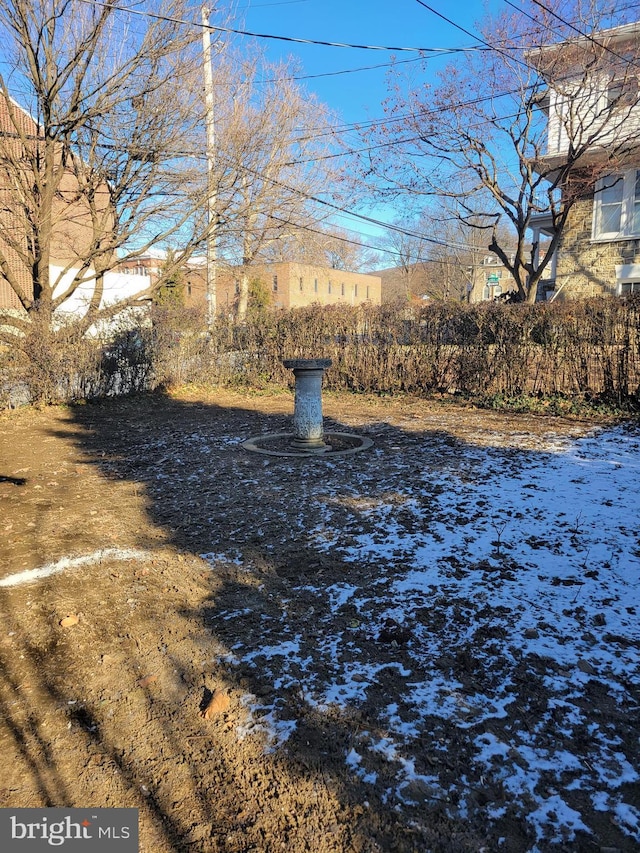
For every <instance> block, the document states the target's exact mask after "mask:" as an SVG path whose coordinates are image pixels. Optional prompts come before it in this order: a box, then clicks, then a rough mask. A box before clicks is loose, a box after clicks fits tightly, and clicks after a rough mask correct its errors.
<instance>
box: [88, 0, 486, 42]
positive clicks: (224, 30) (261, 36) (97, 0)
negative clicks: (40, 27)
mask: <svg viewBox="0 0 640 853" xmlns="http://www.w3.org/2000/svg"><path fill="white" fill-rule="evenodd" d="M81 2H83V3H88V4H89V5H93V6H103V7H104V8H106V9H115V10H116V11H119V12H128V13H129V14H131V15H139V16H140V17H146V18H154V19H156V20H158V21H166V22H167V23H171V24H181V25H183V26H191V27H198V28H200V27H201V26H202V25H201V24H200V23H199V22H198V23H196V22H195V21H188V20H185V19H182V18H174V17H171V16H169V15H159V14H157V13H156V12H148V11H141V10H139V9H132V8H131V7H129V6H118V7H114V6H113V4H112V3H103V2H101V0H81ZM208 28H209V30H211V31H213V32H219V33H232V34H233V35H239V36H248V37H250V38H258V39H271V40H275V41H285V42H292V43H294V44H312V45H319V46H321V47H340V48H349V49H352V50H385V51H389V52H391V53H400V52H409V53H431V54H437V55H446V54H453V53H465V52H475V51H478V50H482V49H483V48H479V47H406V46H397V45H396V46H389V45H377V44H350V43H348V42H339V41H321V40H319V39H303V38H297V37H294V36H281V35H273V34H271V33H254V32H250V31H249V30H239V29H234V28H233V27H219V26H216V25H215V24H209V27H208Z"/></svg>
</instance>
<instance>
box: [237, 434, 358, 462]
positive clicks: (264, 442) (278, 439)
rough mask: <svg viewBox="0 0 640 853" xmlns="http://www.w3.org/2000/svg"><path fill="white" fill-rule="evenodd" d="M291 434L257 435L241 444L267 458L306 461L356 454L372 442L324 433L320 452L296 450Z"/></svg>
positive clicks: (355, 436) (350, 435) (346, 435)
mask: <svg viewBox="0 0 640 853" xmlns="http://www.w3.org/2000/svg"><path fill="white" fill-rule="evenodd" d="M295 438H296V436H295V434H294V433H292V432H272V433H270V434H267V435H257V436H255V438H248V439H247V440H246V441H243V442H242V445H241V446H242V447H244V449H245V450H251V451H252V452H253V453H265V454H266V455H267V456H304V457H306V458H307V459H310V458H314V457H322V458H323V459H326V458H328V457H332V456H346V455H347V454H348V453H358V451H360V450H366V449H367V448H369V447H371V445H372V444H373V441H372V440H371V439H370V438H364V437H363V436H360V435H353V434H352V433H349V432H325V433H324V435H323V436H322V440H323V442H324V447H323V448H322V449H320V450H305V449H298V448H297V447H293V446H292V442H293V441H295Z"/></svg>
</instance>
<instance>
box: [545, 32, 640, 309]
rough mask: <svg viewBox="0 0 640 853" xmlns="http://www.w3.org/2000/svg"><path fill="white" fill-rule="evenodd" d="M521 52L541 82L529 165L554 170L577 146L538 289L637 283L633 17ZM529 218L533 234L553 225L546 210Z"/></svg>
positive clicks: (561, 291) (637, 40)
mask: <svg viewBox="0 0 640 853" xmlns="http://www.w3.org/2000/svg"><path fill="white" fill-rule="evenodd" d="M528 56H529V59H530V61H532V62H533V63H535V65H536V67H537V68H538V70H539V71H540V73H541V74H542V75H543V77H544V78H545V80H546V83H547V84H548V91H547V95H546V97H545V98H544V100H543V102H542V103H541V106H542V108H543V109H544V111H545V113H546V116H547V145H546V152H545V154H544V156H542V157H541V158H539V160H538V163H537V164H536V167H537V169H538V171H540V172H541V173H542V174H553V170H554V168H555V169H557V168H559V167H561V166H562V164H565V163H567V162H568V158H571V157H572V156H575V151H576V150H577V149H580V151H581V154H580V157H579V158H578V159H576V162H575V168H574V169H573V172H572V176H571V180H570V181H566V182H565V183H564V184H563V185H562V187H561V191H562V193H563V194H564V193H569V192H571V193H573V197H572V204H571V208H570V211H569V213H568V217H567V220H566V224H565V227H564V229H563V231H562V235H561V238H560V241H559V244H558V248H557V251H556V253H555V257H554V258H553V262H552V264H551V265H550V268H549V269H548V274H547V280H546V281H543V282H542V283H541V286H540V288H539V298H556V297H561V298H575V297H585V296H593V295H597V294H611V295H616V294H617V295H623V294H627V293H632V292H640V87H639V82H638V81H639V78H640V23H634V24H626V25H624V26H619V27H615V28H612V29H608V30H602V31H600V32H598V33H595V34H594V35H593V36H583V37H577V38H576V39H571V40H570V41H565V42H561V43H558V44H554V45H549V46H547V47H543V48H540V49H538V50H536V51H532V52H531V53H530V54H529V55H528ZM531 226H532V230H533V242H534V243H536V242H538V240H539V239H540V238H544V236H545V235H546V236H549V235H550V234H552V233H553V227H554V226H553V219H552V216H551V215H546V214H542V215H538V216H535V217H533V219H532V222H531Z"/></svg>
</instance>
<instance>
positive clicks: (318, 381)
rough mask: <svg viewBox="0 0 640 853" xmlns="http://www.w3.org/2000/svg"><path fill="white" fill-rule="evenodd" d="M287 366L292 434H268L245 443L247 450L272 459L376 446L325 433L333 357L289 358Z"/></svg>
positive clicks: (367, 440) (361, 439) (364, 440)
mask: <svg viewBox="0 0 640 853" xmlns="http://www.w3.org/2000/svg"><path fill="white" fill-rule="evenodd" d="M282 363H283V364H284V366H285V367H286V368H288V369H289V370H292V371H293V375H294V376H295V398H294V406H293V432H292V433H289V432H280V433H269V434H267V435H262V436H256V437H255V438H250V439H248V440H247V441H244V442H242V446H243V447H244V448H245V450H251V451H254V452H255V453H265V454H267V455H269V456H320V455H327V456H335V455H338V454H340V455H345V454H347V453H357V452H358V451H359V450H365V449H366V448H368V447H371V445H372V444H373V442H372V440H371V439H370V438H364V437H362V436H358V435H352V434H351V433H345V432H327V433H325V431H324V424H323V418H322V376H323V374H324V372H325V370H326V369H327V368H329V367H331V359H330V358H289V359H285V360H284V361H283V362H282Z"/></svg>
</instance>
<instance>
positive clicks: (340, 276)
mask: <svg viewBox="0 0 640 853" xmlns="http://www.w3.org/2000/svg"><path fill="white" fill-rule="evenodd" d="M241 274H242V270H241V268H239V267H235V268H233V267H231V268H228V267H226V268H222V269H219V270H218V272H217V276H216V301H217V309H218V311H220V312H223V313H229V314H230V313H233V312H234V310H235V308H236V305H237V301H238V295H239V293H240V276H241ZM249 278H250V280H251V281H253V282H254V283H255V284H257V286H258V287H259V289H260V290H261V292H262V293H263V294H264V295H265V296H266V297H267V301H268V303H269V304H270V305H271V306H272V307H273V308H301V307H304V306H307V305H313V304H316V303H317V304H320V305H340V304H342V305H363V304H365V303H370V304H371V305H380V304H381V300H382V296H381V289H382V282H381V279H380V276H377V275H369V274H367V273H357V272H346V271H344V270H334V269H329V268H328V267H317V266H311V265H309V264H298V263H293V262H289V261H284V262H281V263H275V264H260V265H255V266H253V267H251V272H250V276H249ZM205 299H206V269H205V265H204V261H202V259H198V258H194V259H192V260H191V261H190V263H189V265H188V269H187V271H186V275H185V302H186V304H187V305H198V304H203V302H204V301H205Z"/></svg>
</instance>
